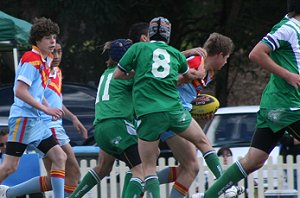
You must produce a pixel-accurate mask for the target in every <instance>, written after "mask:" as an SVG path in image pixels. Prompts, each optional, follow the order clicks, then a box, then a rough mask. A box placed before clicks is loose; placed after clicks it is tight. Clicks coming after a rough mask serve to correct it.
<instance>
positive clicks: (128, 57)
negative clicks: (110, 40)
mask: <svg viewBox="0 0 300 198" xmlns="http://www.w3.org/2000/svg"><path fill="white" fill-rule="evenodd" d="M135 51H136V45H133V46H131V47H130V48H129V49H128V50H127V52H126V53H125V54H124V55H123V57H122V58H121V60H120V61H119V63H118V68H119V69H121V70H122V71H123V72H125V73H129V72H130V71H131V70H132V69H133V70H134V69H135V68H133V67H132V66H133V64H132V63H133V61H134V60H135V56H136V55H135Z"/></svg>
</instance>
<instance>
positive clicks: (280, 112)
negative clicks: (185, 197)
mask: <svg viewBox="0 0 300 198" xmlns="http://www.w3.org/2000/svg"><path fill="white" fill-rule="evenodd" d="M287 2H288V14H287V15H286V16H285V17H284V18H283V19H282V20H281V21H280V22H279V23H277V24H276V25H275V26H274V27H273V28H272V29H271V31H270V32H269V33H268V34H267V35H266V36H265V37H264V38H263V39H262V40H261V41H260V42H259V43H258V44H257V45H256V46H255V47H254V48H253V50H252V51H251V53H250V55H249V58H250V60H252V61H253V62H255V63H257V64H259V65H260V66H261V67H262V68H263V69H266V70H267V71H269V72H270V73H271V77H270V80H269V82H268V84H267V85H266V87H265V89H264V92H263V94H262V97H261V102H260V110H259V112H258V113H257V126H256V131H255V133H254V135H253V138H252V143H251V147H250V149H249V151H248V153H247V154H246V155H245V156H244V157H243V158H242V159H240V160H239V161H237V162H235V163H234V164H233V165H232V166H230V167H229V168H228V169H227V171H226V172H225V173H224V174H223V175H222V176H221V177H220V178H219V179H218V180H217V181H216V182H215V183H214V185H213V186H211V187H210V188H209V189H208V190H207V192H205V196H204V197H205V198H215V197H218V196H219V195H220V194H222V193H223V191H224V190H225V189H226V188H228V187H229V186H230V185H232V184H234V183H237V182H238V181H240V180H241V179H244V178H245V177H247V175H249V174H250V173H252V172H254V171H255V170H257V169H259V168H261V167H262V166H263V164H264V162H265V161H266V160H267V159H268V157H269V154H270V152H271V151H272V150H273V149H274V147H275V146H276V145H277V143H278V141H279V139H280V138H281V137H282V136H283V135H284V133H285V131H287V132H288V133H289V134H291V135H292V136H294V137H295V138H297V139H298V140H300V134H299V131H300V89H299V87H300V75H299V72H300V69H299V68H300V57H299V54H300V47H299V41H300V40H299V38H300V30H299V26H300V2H299V1H298V0H288V1H287Z"/></svg>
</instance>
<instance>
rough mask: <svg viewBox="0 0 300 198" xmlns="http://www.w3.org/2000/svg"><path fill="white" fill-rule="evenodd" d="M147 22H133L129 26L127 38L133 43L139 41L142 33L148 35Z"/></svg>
mask: <svg viewBox="0 0 300 198" xmlns="http://www.w3.org/2000/svg"><path fill="white" fill-rule="evenodd" d="M148 29H149V24H148V23H145V22H140V23H135V24H133V25H132V26H131V27H130V28H129V32H128V38H129V39H130V40H132V42H133V43H137V42H140V38H141V36H142V35H148Z"/></svg>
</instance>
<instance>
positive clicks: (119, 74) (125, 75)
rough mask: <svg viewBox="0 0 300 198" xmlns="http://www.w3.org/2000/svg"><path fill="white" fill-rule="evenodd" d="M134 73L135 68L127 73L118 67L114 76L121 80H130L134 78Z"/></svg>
mask: <svg viewBox="0 0 300 198" xmlns="http://www.w3.org/2000/svg"><path fill="white" fill-rule="evenodd" d="M134 74H135V72H134V71H133V70H132V71H130V72H129V73H125V72H124V71H123V70H121V69H120V68H118V67H117V68H116V70H115V71H114V78H115V79H119V80H128V79H131V78H133V76H134Z"/></svg>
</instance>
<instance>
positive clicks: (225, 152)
mask: <svg viewBox="0 0 300 198" xmlns="http://www.w3.org/2000/svg"><path fill="white" fill-rule="evenodd" d="M217 155H218V157H222V158H223V165H228V164H229V157H232V151H231V150H230V148H229V147H228V146H222V147H221V148H220V149H219V150H218V152H217Z"/></svg>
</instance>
